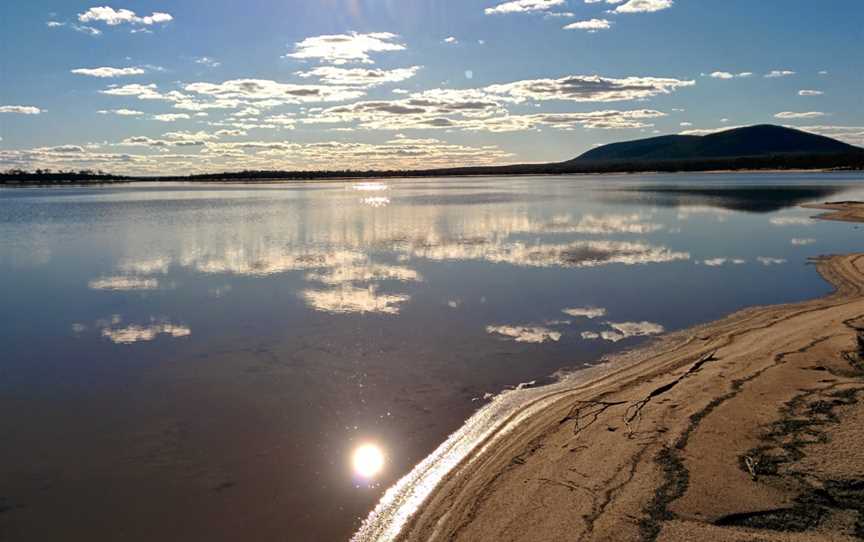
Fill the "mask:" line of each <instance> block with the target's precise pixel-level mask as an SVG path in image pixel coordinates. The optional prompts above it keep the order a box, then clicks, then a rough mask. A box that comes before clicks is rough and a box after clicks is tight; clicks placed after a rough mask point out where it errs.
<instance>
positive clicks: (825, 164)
mask: <svg viewBox="0 0 864 542" xmlns="http://www.w3.org/2000/svg"><path fill="white" fill-rule="evenodd" d="M760 169H761V170H796V169H803V170H807V169H820V170H826V169H828V170H864V149H862V148H859V147H854V146H852V145H848V144H846V143H843V142H840V141H837V140H835V139H831V138H829V137H824V136H820V135H815V134H811V133H807V132H802V131H799V130H793V129H790V128H784V127H781V126H771V125H760V126H750V127H746V128H736V129H732V130H726V131H723V132H718V133H715V134H710V135H706V136H681V135H673V136H662V137H654V138H649V139H640V140H636V141H626V142H622V143H612V144H610V145H604V146H602V147H598V148H596V149H592V150H590V151H588V152H586V153H584V154H582V155H581V156H579V157H577V158H574V159H572V160H568V161H566V162H556V163H546V164H514V165H506V166H473V167H454V168H438V169H413V170H399V169H393V170H364V171H361V170H340V171H323V170H322V171H238V172H227V173H209V174H200V175H186V176H165V177H121V176H115V175H110V174H107V173H103V172H101V171H95V172H94V171H79V172H52V171H42V170H37V171H35V172H32V173H28V172H24V171H17V170H15V171H8V172H6V173H0V183H4V184H36V183H42V184H55V183H58V184H59V183H82V182H89V183H96V182H124V181H135V180H141V181H144V180H146V181H190V182H219V181H223V182H242V181H266V180H326V179H345V178H357V179H362V178H387V177H445V176H466V175H566V174H580V173H581V174H597V173H641V172H663V173H673V172H697V171H718V170H732V171H742V170H760Z"/></svg>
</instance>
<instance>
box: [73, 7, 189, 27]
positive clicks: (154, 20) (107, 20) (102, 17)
mask: <svg viewBox="0 0 864 542" xmlns="http://www.w3.org/2000/svg"><path fill="white" fill-rule="evenodd" d="M78 20H79V21H80V22H82V23H104V24H107V25H108V26H117V25H122V24H130V25H144V26H151V25H154V24H160V23H167V22H170V21H172V20H174V17H172V16H171V14H169V13H163V12H159V11H155V12H153V13H152V14H150V15H147V16H145V17H139V16H138V15H137V14H136V13H135V12H134V11H132V10H129V9H116V10H115V9H114V8H112V7H109V6H101V7H92V8H90V9H88V10H87V11H85V12H84V13H79V14H78Z"/></svg>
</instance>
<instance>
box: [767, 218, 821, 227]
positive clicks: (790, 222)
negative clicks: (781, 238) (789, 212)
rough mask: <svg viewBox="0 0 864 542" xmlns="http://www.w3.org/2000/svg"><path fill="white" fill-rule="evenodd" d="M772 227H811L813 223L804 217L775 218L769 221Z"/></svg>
mask: <svg viewBox="0 0 864 542" xmlns="http://www.w3.org/2000/svg"><path fill="white" fill-rule="evenodd" d="M769 222H770V223H771V224H773V225H774V226H811V225H813V224H814V223H815V222H814V221H813V219H812V218H807V217H804V216H775V217H774V218H771V219H770V220H769Z"/></svg>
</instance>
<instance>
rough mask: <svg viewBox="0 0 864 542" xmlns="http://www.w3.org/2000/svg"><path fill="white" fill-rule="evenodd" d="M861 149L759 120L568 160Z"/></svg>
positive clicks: (699, 157)
mask: <svg viewBox="0 0 864 542" xmlns="http://www.w3.org/2000/svg"><path fill="white" fill-rule="evenodd" d="M854 152H862V149H860V148H858V147H853V146H852V145H849V144H847V143H843V142H841V141H837V140H836V139H831V138H830V137H825V136H820V135H816V134H811V133H808V132H802V131H800V130H794V129H792V128H784V127H782V126H773V125H770V124H762V125H758V126H748V127H744V128H735V129H731V130H725V131H722V132H717V133H714V134H709V135H705V136H695V135H670V136H662V137H652V138H649V139H638V140H636V141H624V142H621V143H612V144H610V145H604V146H602V147H598V148H596V149H592V150H590V151H588V152H586V153H584V154H582V155H580V156H579V157H577V158H575V159H573V160H571V161H570V162H569V163H585V162H600V161H625V160H626V161H634V160H649V161H662V160H704V159H709V160H713V159H718V158H727V159H728V158H740V157H756V156H773V155H816V154H844V153H854Z"/></svg>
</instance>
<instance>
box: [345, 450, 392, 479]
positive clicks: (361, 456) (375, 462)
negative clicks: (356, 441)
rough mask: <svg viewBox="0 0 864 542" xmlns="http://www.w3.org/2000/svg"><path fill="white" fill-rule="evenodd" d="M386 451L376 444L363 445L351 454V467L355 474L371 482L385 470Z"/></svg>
mask: <svg viewBox="0 0 864 542" xmlns="http://www.w3.org/2000/svg"><path fill="white" fill-rule="evenodd" d="M384 461H385V458H384V451H383V450H382V449H381V447H380V446H377V445H375V444H368V443H367V444H363V445H360V446H358V447H357V448H355V449H354V452H353V453H352V454H351V466H352V467H353V469H354V474H356V475H357V476H360V477H362V478H365V479H367V480H371V479H373V478H375V477H376V476H377V475H378V474H380V473H381V471H382V470H383V469H384Z"/></svg>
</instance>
